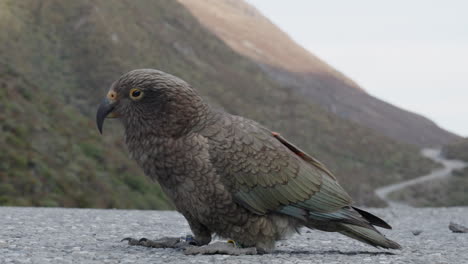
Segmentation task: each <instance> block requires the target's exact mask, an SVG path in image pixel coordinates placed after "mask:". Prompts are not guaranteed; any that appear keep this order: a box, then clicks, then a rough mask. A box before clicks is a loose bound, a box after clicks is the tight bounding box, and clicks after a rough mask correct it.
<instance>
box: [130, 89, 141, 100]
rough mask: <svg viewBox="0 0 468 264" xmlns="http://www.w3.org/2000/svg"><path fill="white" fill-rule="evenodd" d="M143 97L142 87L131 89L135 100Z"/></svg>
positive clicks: (131, 94) (131, 96)
mask: <svg viewBox="0 0 468 264" xmlns="http://www.w3.org/2000/svg"><path fill="white" fill-rule="evenodd" d="M142 97H143V92H142V91H141V90H140V89H137V88H133V89H131V90H130V98H132V99H133V100H138V99H141V98H142Z"/></svg>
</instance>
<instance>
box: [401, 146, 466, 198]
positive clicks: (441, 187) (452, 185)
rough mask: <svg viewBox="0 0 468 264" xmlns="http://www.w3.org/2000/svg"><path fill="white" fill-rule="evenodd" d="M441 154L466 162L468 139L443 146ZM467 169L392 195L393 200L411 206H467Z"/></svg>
mask: <svg viewBox="0 0 468 264" xmlns="http://www.w3.org/2000/svg"><path fill="white" fill-rule="evenodd" d="M442 153H443V155H444V156H445V157H447V158H448V159H455V160H462V161H465V162H468V138H464V139H460V140H457V141H455V142H453V143H452V144H449V145H447V146H445V147H444V148H443V149H442ZM467 188H468V168H464V169H461V170H458V171H455V172H454V173H453V175H452V177H450V178H447V179H444V180H433V181H430V182H427V183H424V184H422V185H418V186H413V187H410V188H407V189H404V190H402V191H400V192H397V193H394V194H392V196H393V197H394V198H395V199H398V200H403V201H407V202H409V203H410V204H411V205H413V206H468V195H467V192H466V190H467Z"/></svg>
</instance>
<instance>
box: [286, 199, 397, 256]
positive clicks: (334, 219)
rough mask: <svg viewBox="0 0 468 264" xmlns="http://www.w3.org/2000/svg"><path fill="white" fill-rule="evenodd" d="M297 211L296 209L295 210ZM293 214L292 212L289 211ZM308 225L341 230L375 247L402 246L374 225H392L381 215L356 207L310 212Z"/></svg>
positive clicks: (340, 231)
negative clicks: (381, 217)
mask: <svg viewBox="0 0 468 264" xmlns="http://www.w3.org/2000/svg"><path fill="white" fill-rule="evenodd" d="M293 212H296V211H293ZM288 213H290V215H292V214H291V212H289V211H288ZM305 219H306V224H305V225H306V226H307V227H309V228H316V229H319V230H322V231H327V232H339V233H341V234H343V235H345V236H348V237H351V238H354V239H356V240H359V241H361V242H364V243H366V244H369V245H371V246H374V247H382V248H389V249H400V248H401V246H400V245H399V244H398V243H396V242H394V241H392V240H390V239H388V238H386V237H385V236H384V235H383V234H382V233H380V232H379V231H378V230H377V229H375V227H374V226H379V227H383V228H387V229H391V228H392V227H391V226H390V225H389V224H387V223H386V222H385V221H384V220H382V219H380V218H379V217H377V216H375V215H373V214H371V213H369V212H366V211H364V210H361V209H358V208H355V207H348V206H347V207H343V208H342V209H341V210H338V211H335V212H328V213H326V212H308V214H307V216H306V217H305Z"/></svg>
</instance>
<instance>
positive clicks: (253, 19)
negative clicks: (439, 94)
mask: <svg viewBox="0 0 468 264" xmlns="http://www.w3.org/2000/svg"><path fill="white" fill-rule="evenodd" d="M179 2H181V3H183V4H184V5H185V6H186V7H187V8H188V9H189V10H190V11H191V12H192V13H193V14H194V15H195V16H196V17H197V18H198V19H199V20H200V22H201V23H202V24H203V25H204V26H206V27H207V28H208V29H210V30H212V31H213V32H214V33H215V34H216V35H217V36H218V37H220V38H221V39H223V40H224V41H225V42H226V43H227V44H228V45H229V46H230V47H231V48H233V49H234V50H236V51H237V52H239V53H241V54H244V55H246V56H248V57H250V58H252V59H254V60H255V61H256V62H257V63H259V64H260V65H261V67H262V69H263V70H264V71H265V72H266V73H267V74H268V75H269V76H270V77H271V78H273V79H275V80H276V81H277V82H278V83H280V84H281V85H283V86H288V87H289V88H290V89H292V90H295V91H296V92H297V93H302V94H303V96H307V98H308V100H310V101H312V102H314V103H316V104H318V105H320V106H321V107H322V108H323V109H325V110H327V111H329V112H332V113H334V114H336V115H338V116H340V117H342V118H344V119H348V120H351V121H353V122H356V123H358V124H360V125H362V126H365V127H368V128H371V129H373V130H375V131H377V133H379V134H383V135H386V136H388V137H390V138H392V139H394V140H396V141H399V142H405V143H409V144H414V145H418V146H420V147H428V146H441V145H445V144H448V143H449V142H451V141H453V140H455V139H457V138H458V136H456V135H454V134H452V133H450V132H448V131H446V130H443V129H441V128H440V127H438V126H437V125H436V124H435V123H434V122H432V121H431V120H429V119H427V118H425V117H423V116H420V115H417V114H414V113H411V112H408V111H405V110H403V109H400V108H397V107H395V106H393V105H391V104H389V103H386V102H384V101H382V100H379V99H377V98H375V97H373V96H371V95H369V94H367V93H366V92H365V91H364V90H363V89H362V88H361V87H359V86H358V85H357V84H356V83H354V82H353V81H352V80H350V79H349V78H347V77H346V76H344V75H343V74H342V73H340V72H338V71H336V70H335V69H333V68H332V67H330V66H329V65H327V64H326V63H325V62H323V61H322V60H320V59H319V58H317V57H316V56H314V55H313V54H311V53H310V52H308V51H307V50H305V49H304V48H303V47H301V46H299V45H298V44H297V43H295V42H294V41H293V40H292V39H291V38H290V37H289V36H288V35H287V34H286V33H284V32H283V31H281V29H279V28H278V27H277V26H276V25H274V24H273V23H271V22H270V20H268V19H267V18H266V17H264V16H263V15H262V14H261V13H259V12H258V11H257V10H256V9H255V8H254V7H252V6H251V5H249V4H248V3H246V2H244V1H237V0H205V1H198V0H179ZM285 12H287V11H285ZM309 34H312V35H313V34H314V32H309Z"/></svg>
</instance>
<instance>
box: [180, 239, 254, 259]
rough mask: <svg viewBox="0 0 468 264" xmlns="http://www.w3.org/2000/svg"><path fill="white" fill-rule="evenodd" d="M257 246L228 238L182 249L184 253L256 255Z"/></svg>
mask: <svg viewBox="0 0 468 264" xmlns="http://www.w3.org/2000/svg"><path fill="white" fill-rule="evenodd" d="M257 253H258V252H257V248H255V247H248V248H245V247H242V246H241V245H239V244H238V243H236V242H234V241H232V240H229V241H228V242H220V241H219V242H214V243H211V244H209V245H205V246H199V247H193V246H192V247H187V248H185V250H184V254H186V255H213V254H223V255H235V256H239V255H256V254H257Z"/></svg>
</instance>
